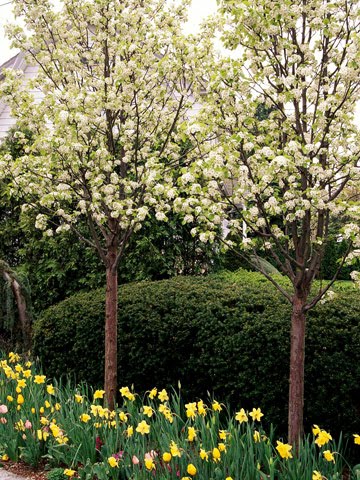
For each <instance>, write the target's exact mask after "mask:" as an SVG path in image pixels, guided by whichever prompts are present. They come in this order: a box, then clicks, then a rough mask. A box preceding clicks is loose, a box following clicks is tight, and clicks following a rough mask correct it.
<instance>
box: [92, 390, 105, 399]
mask: <svg viewBox="0 0 360 480" xmlns="http://www.w3.org/2000/svg"><path fill="white" fill-rule="evenodd" d="M104 395H105V390H95V392H94V400H96V399H98V398H100V399H102V398H104Z"/></svg>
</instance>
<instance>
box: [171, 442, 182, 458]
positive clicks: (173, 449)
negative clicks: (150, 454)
mask: <svg viewBox="0 0 360 480" xmlns="http://www.w3.org/2000/svg"><path fill="white" fill-rule="evenodd" d="M170 452H171V455H172V456H173V457H181V452H180V450H179V447H178V446H177V445H176V443H175V442H174V440H171V443H170Z"/></svg>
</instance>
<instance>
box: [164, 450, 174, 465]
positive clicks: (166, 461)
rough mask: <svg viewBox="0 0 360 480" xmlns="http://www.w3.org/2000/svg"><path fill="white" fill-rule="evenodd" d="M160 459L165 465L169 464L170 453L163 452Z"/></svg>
mask: <svg viewBox="0 0 360 480" xmlns="http://www.w3.org/2000/svg"><path fill="white" fill-rule="evenodd" d="M162 459H163V460H164V462H165V463H169V462H170V460H171V459H172V455H171V453H170V452H164V453H163V456H162Z"/></svg>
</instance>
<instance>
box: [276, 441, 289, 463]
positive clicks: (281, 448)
mask: <svg viewBox="0 0 360 480" xmlns="http://www.w3.org/2000/svg"><path fill="white" fill-rule="evenodd" d="M276 443H277V447H276V450H277V451H278V452H279V455H280V457H281V458H285V459H286V460H287V459H288V458H293V456H292V453H291V449H292V445H289V444H288V443H282V442H280V441H279V440H277V441H276Z"/></svg>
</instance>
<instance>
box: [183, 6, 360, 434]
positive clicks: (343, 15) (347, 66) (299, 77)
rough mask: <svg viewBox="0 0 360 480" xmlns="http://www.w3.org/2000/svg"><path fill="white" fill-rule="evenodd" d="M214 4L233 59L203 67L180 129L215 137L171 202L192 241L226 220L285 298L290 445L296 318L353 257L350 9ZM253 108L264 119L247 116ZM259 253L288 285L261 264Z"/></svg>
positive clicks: (298, 341)
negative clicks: (186, 217) (198, 101)
mask: <svg viewBox="0 0 360 480" xmlns="http://www.w3.org/2000/svg"><path fill="white" fill-rule="evenodd" d="M219 3H220V16H221V21H222V26H223V30H222V32H223V41H224V44H225V46H227V47H228V48H232V49H236V48H237V47H239V49H238V50H237V54H236V55H235V54H234V55H233V57H236V56H237V58H228V59H224V60H222V61H221V62H219V64H218V66H217V68H216V69H214V67H211V66H210V67H209V68H210V70H209V74H208V80H209V82H208V95H207V97H206V99H207V105H206V106H205V107H204V109H203V111H202V113H201V114H200V116H199V117H198V118H197V119H196V120H195V121H194V124H193V125H192V127H191V128H190V129H189V131H190V132H192V133H193V135H194V137H195V138H196V139H198V140H199V141H202V140H203V139H204V138H205V137H206V136H207V135H209V134H211V135H213V134H214V133H216V134H217V136H218V141H217V143H216V144H214V143H210V142H209V146H208V150H207V152H206V151H205V149H204V148H202V147H201V145H200V144H199V148H198V152H199V156H200V158H197V159H196V158H194V163H193V167H192V171H191V174H190V173H187V174H186V175H183V177H182V178H180V184H181V185H182V186H183V188H185V189H186V187H187V186H188V185H190V183H191V192H192V196H191V197H190V198H189V199H188V201H187V203H186V204H185V205H184V204H182V203H180V202H178V203H177V204H176V206H177V210H178V211H183V212H185V213H186V214H188V213H189V212H190V211H192V212H193V211H194V209H195V211H196V212H197V220H198V221H199V222H203V223H204V224H205V225H207V231H204V227H202V228H203V232H202V234H201V236H202V238H203V239H208V240H211V239H212V238H214V233H213V226H214V225H218V224H219V223H220V222H221V221H222V219H223V218H226V219H228V220H229V225H228V229H229V231H230V236H229V237H228V238H230V239H231V240H228V241H226V240H224V242H226V243H227V244H228V245H230V246H231V247H234V248H237V247H241V248H242V251H243V252H244V254H245V255H246V254H250V255H253V256H254V257H253V259H255V261H252V263H253V266H254V268H257V269H258V270H260V271H261V272H262V273H263V274H264V275H265V276H266V277H267V278H268V279H269V280H270V281H271V282H272V283H273V284H274V285H276V287H277V288H278V290H279V291H281V292H282V294H283V295H284V296H285V297H286V298H287V299H288V301H289V302H290V303H291V305H292V316H291V352H290V386H289V412H288V415H289V417H288V427H289V441H290V442H292V443H296V442H298V440H299V438H300V437H301V435H302V433H303V426H302V425H303V402H304V360H305V359H304V345H305V325H306V313H307V312H308V311H309V309H311V308H313V307H314V306H315V305H316V304H317V302H318V301H319V300H320V299H322V298H323V296H324V295H325V294H326V293H328V292H329V288H330V287H331V285H332V284H333V282H334V281H335V280H336V278H337V276H338V274H339V272H340V270H341V269H342V267H343V265H344V262H345V261H346V260H354V259H355V258H356V256H359V253H360V223H359V220H360V204H359V197H356V195H355V196H354V195H353V196H352V197H351V198H349V196H348V195H347V194H346V192H347V191H349V190H351V189H355V190H356V191H357V192H359V181H360V172H359V130H358V128H357V126H356V122H355V119H354V111H355V106H356V102H357V101H358V100H359V92H360V80H359V79H360V49H359V46H360V37H359V31H360V26H359V18H360V16H359V14H360V12H359V5H360V3H359V2H358V1H347V0H335V1H333V2H328V1H324V0H306V1H303V0H301V1H295V2H294V1H292V0H285V1H284V2H278V1H272V0H270V1H263V0H255V1H254V2H247V1H244V2H233V1H230V0H222V1H220V2H219ZM218 23H220V21H218ZM259 104H263V105H265V106H266V108H267V109H268V110H267V112H270V113H269V114H266V115H263V116H261V117H257V115H256V114H257V113H258V108H259V107H258V106H259ZM195 184H196V186H195ZM188 191H189V189H188ZM335 220H336V222H335ZM244 222H245V224H246V235H245V236H244V235H243V224H244ZM334 229H336V235H338V238H339V239H341V241H342V243H343V245H344V248H343V249H342V251H340V250H339V252H338V253H339V254H340V257H339V259H338V264H337V268H336V271H334V272H333V276H332V278H331V279H330V280H329V281H328V282H327V283H323V285H322V287H321V288H320V289H319V290H317V291H315V290H311V287H312V285H313V280H314V279H315V278H316V277H317V275H318V274H319V271H320V268H321V264H322V261H323V257H324V249H325V246H326V244H327V241H328V239H329V235H330V232H331V236H334V233H335V232H334ZM198 230H199V231H200V228H198ZM195 233H196V231H194V234H195ZM234 239H237V240H236V241H235V240H234ZM262 252H265V253H266V254H267V255H268V256H271V258H272V259H273V263H274V265H275V266H276V268H278V269H279V271H280V272H281V273H282V274H283V275H286V276H287V277H288V278H289V280H290V282H291V287H292V288H291V290H288V289H286V288H285V287H284V286H282V285H281V284H279V283H278V282H277V281H276V277H272V276H271V275H269V274H268V273H267V272H266V271H265V270H264V269H263V268H262V267H261V263H259V262H258V261H257V260H256V259H257V258H258V256H259V255H260V254H261V253H262ZM250 261H251V258H250ZM355 275H356V274H354V278H355Z"/></svg>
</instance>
